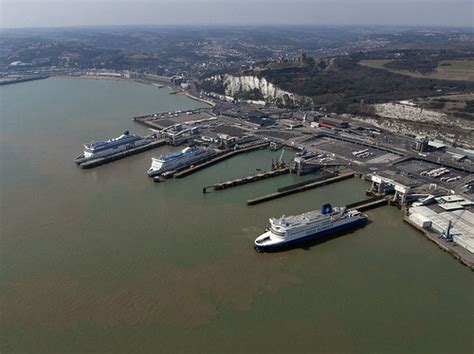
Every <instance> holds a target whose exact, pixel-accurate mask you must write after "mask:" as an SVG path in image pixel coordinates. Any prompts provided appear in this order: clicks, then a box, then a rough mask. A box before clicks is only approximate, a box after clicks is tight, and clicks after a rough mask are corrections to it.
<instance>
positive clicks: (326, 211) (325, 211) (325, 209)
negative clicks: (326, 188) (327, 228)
mask: <svg viewBox="0 0 474 354" xmlns="http://www.w3.org/2000/svg"><path fill="white" fill-rule="evenodd" d="M331 213H332V206H331V204H324V205H323V206H322V207H321V214H331Z"/></svg>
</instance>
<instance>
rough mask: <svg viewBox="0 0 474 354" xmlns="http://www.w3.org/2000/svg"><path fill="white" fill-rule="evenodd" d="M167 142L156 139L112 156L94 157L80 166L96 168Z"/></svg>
mask: <svg viewBox="0 0 474 354" xmlns="http://www.w3.org/2000/svg"><path fill="white" fill-rule="evenodd" d="M165 144H166V141H165V140H154V141H152V142H151V143H149V144H146V145H142V146H139V147H136V148H133V149H130V150H126V151H121V152H119V153H117V154H114V155H110V156H106V157H100V158H97V159H94V160H89V161H85V162H83V163H81V164H79V165H78V166H79V167H80V168H84V169H89V168H94V167H97V166H100V165H105V164H107V163H109V162H112V161H116V160H121V159H123V158H125V157H128V156H132V155H135V154H139V153H141V152H143V151H147V150H151V149H155V148H157V147H160V146H163V145H165Z"/></svg>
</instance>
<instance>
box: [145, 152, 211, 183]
mask: <svg viewBox="0 0 474 354" xmlns="http://www.w3.org/2000/svg"><path fill="white" fill-rule="evenodd" d="M215 154H216V151H215V150H214V149H212V148H210V147H205V146H188V147H186V148H184V149H182V150H180V151H173V152H170V153H168V154H166V155H161V156H159V157H153V158H152V159H151V167H150V169H149V170H148V171H147V173H148V176H150V177H154V176H158V175H161V174H163V173H165V172H170V171H177V170H179V169H181V168H184V167H186V166H189V165H191V164H193V163H196V162H200V161H203V160H206V159H208V158H209V157H211V156H213V155H215Z"/></svg>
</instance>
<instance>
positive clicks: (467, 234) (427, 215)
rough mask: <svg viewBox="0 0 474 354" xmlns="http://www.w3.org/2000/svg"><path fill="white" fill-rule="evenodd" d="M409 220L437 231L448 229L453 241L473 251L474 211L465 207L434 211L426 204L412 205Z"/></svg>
mask: <svg viewBox="0 0 474 354" xmlns="http://www.w3.org/2000/svg"><path fill="white" fill-rule="evenodd" d="M408 211H409V213H410V216H409V218H410V220H411V221H412V222H413V223H415V224H416V225H417V226H419V227H422V228H431V229H433V230H434V231H436V232H438V233H440V234H441V233H442V232H443V231H446V230H447V229H448V225H449V222H450V221H451V223H452V228H451V230H450V234H451V235H452V237H453V240H454V242H455V243H457V244H458V245H459V246H461V247H463V248H465V249H467V250H468V251H469V252H471V253H474V213H472V212H471V211H469V210H467V209H462V210H453V211H446V212H442V213H439V214H438V213H436V212H435V211H434V210H432V209H431V208H429V207H427V206H414V207H411V208H410V209H409V210H408Z"/></svg>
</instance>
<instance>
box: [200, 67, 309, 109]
mask: <svg viewBox="0 0 474 354" xmlns="http://www.w3.org/2000/svg"><path fill="white" fill-rule="evenodd" d="M206 80H211V81H214V82H215V83H219V82H220V83H222V84H223V86H224V89H225V94H226V95H228V96H235V95H237V94H238V93H239V92H249V91H253V90H256V89H257V90H259V91H260V92H261V94H262V96H263V98H264V99H265V101H267V102H273V103H277V104H281V105H285V106H287V105H297V104H305V103H310V102H311V99H310V98H309V97H302V96H298V95H295V94H293V93H291V92H288V91H285V90H282V89H281V88H279V87H277V86H275V85H274V84H272V83H271V82H268V81H267V80H266V79H265V78H264V77H262V78H259V77H257V76H233V75H228V74H225V75H215V76H212V77H210V78H208V79H206Z"/></svg>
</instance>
